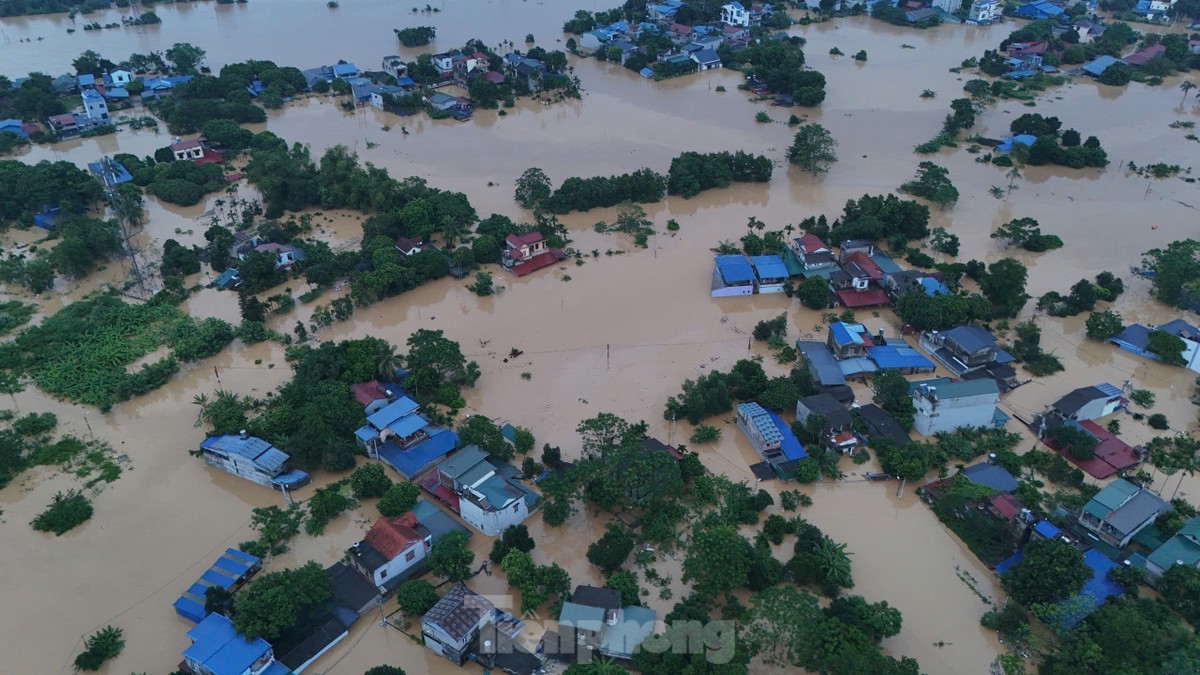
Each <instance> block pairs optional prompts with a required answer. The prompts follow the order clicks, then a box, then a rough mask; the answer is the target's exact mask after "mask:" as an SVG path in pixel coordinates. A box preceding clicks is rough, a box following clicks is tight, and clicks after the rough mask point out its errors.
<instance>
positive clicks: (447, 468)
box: [420, 445, 541, 537]
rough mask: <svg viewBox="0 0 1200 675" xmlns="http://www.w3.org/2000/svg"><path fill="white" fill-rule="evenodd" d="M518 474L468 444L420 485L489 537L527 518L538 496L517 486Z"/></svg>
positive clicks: (477, 447) (513, 469) (539, 497)
mask: <svg viewBox="0 0 1200 675" xmlns="http://www.w3.org/2000/svg"><path fill="white" fill-rule="evenodd" d="M519 473H520V472H519V471H518V470H517V468H516V467H514V466H512V465H511V464H508V463H506V462H497V461H494V460H492V459H490V458H489V456H488V454H487V453H486V452H484V451H483V450H482V449H480V448H479V446H476V445H468V446H466V447H465V448H463V449H461V450H459V451H458V452H456V453H455V454H454V455H452V456H450V457H449V458H448V459H446V460H445V461H443V462H441V463H440V464H438V465H437V468H436V469H435V470H434V471H431V472H430V473H429V475H428V476H426V477H425V478H424V479H422V480H421V482H420V485H421V487H422V488H423V489H425V490H426V491H428V492H429V493H430V494H431V495H433V497H434V498H436V499H437V500H438V501H440V502H442V503H443V504H445V505H446V506H448V507H450V509H451V510H452V511H454V512H455V513H457V514H458V515H459V516H461V517H462V519H463V520H465V521H467V524H468V525H470V526H472V527H474V528H475V529H477V530H479V531H480V532H482V533H484V534H485V535H487V536H489V537H495V536H498V535H500V533H502V532H503V531H504V530H506V529H508V528H509V527H511V526H513V525H516V524H518V523H521V522H523V521H524V520H525V519H526V518H528V517H529V511H530V509H531V508H532V507H533V506H534V505H536V504H537V502H538V500H540V499H541V496H540V495H538V494H537V493H536V492H534V491H532V490H530V489H529V488H526V487H525V486H523V485H521V484H520V483H519V482H518V481H517V480H516V476H517V475H518V474H519Z"/></svg>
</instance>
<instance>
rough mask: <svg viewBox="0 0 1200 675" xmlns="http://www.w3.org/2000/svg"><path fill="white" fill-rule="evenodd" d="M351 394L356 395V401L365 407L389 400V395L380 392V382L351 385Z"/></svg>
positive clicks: (373, 381)
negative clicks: (382, 400) (381, 400)
mask: <svg viewBox="0 0 1200 675" xmlns="http://www.w3.org/2000/svg"><path fill="white" fill-rule="evenodd" d="M350 392H351V393H352V394H354V400H355V401H358V402H359V403H361V404H363V405H371V403H373V402H375V401H378V400H380V399H385V398H387V394H384V393H383V392H381V391H379V381H378V380H371V381H370V382H359V383H358V384H352V385H350Z"/></svg>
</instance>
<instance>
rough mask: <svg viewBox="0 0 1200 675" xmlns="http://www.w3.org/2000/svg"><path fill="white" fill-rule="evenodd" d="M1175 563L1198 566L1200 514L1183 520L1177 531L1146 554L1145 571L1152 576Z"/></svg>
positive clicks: (1156, 575) (1154, 576)
mask: <svg viewBox="0 0 1200 675" xmlns="http://www.w3.org/2000/svg"><path fill="white" fill-rule="evenodd" d="M1175 565H1187V566H1189V567H1200V516H1198V517H1195V518H1189V519H1187V520H1185V521H1184V522H1183V527H1181V528H1179V531H1178V532H1176V533H1175V534H1174V535H1173V536H1172V537H1171V538H1170V539H1168V540H1167V541H1165V542H1163V544H1162V545H1161V546H1159V547H1158V548H1156V549H1154V552H1153V553H1151V554H1150V555H1148V556H1146V572H1148V573H1149V574H1150V576H1151V577H1152V578H1158V577H1160V576H1162V575H1163V573H1164V572H1166V571H1167V570H1168V569H1170V568H1172V567H1174V566H1175Z"/></svg>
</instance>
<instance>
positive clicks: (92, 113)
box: [80, 89, 108, 124]
mask: <svg viewBox="0 0 1200 675" xmlns="http://www.w3.org/2000/svg"><path fill="white" fill-rule="evenodd" d="M80 94H81V95H82V96H83V114H84V115H85V116H86V117H87V118H88V121H89V122H91V123H92V124H108V103H107V102H105V100H104V97H103V96H101V95H100V92H98V91H96V90H95V89H84V90H83V91H81V92H80Z"/></svg>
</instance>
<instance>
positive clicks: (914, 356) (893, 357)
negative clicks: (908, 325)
mask: <svg viewBox="0 0 1200 675" xmlns="http://www.w3.org/2000/svg"><path fill="white" fill-rule="evenodd" d="M867 356H869V357H871V360H872V361H874V362H875V364H876V365H878V366H879V367H880V368H884V369H887V368H917V369H929V370H933V368H934V365H933V361H930V360H929V359H927V358H925V356H924V355H923V354H921V353H920V352H918V351H917V350H915V349H913V348H912V347H907V346H905V347H900V346H896V345H881V346H879V347H871V348H870V349H868V350H867Z"/></svg>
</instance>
